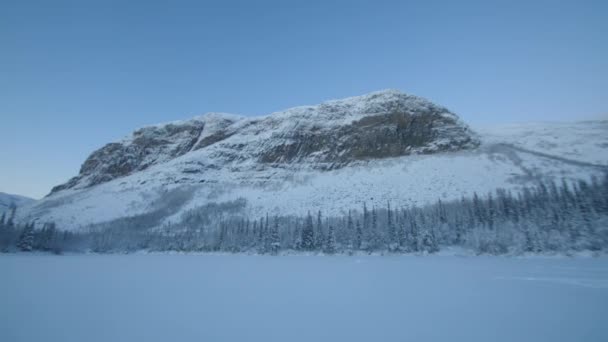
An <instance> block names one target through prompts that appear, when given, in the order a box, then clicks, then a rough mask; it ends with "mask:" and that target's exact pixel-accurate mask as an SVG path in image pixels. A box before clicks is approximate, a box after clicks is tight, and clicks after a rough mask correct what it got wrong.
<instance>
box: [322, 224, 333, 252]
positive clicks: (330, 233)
mask: <svg viewBox="0 0 608 342" xmlns="http://www.w3.org/2000/svg"><path fill="white" fill-rule="evenodd" d="M323 250H324V252H325V253H327V254H334V253H336V233H335V231H334V226H333V225H330V226H329V227H328V229H327V239H326V240H325V246H324V248H323Z"/></svg>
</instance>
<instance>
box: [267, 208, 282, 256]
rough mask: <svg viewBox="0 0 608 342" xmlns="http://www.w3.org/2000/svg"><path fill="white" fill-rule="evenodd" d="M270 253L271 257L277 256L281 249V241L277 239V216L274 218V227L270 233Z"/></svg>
mask: <svg viewBox="0 0 608 342" xmlns="http://www.w3.org/2000/svg"><path fill="white" fill-rule="evenodd" d="M269 240H270V241H269V242H270V253H271V254H272V255H277V254H278V253H279V250H280V249H281V241H280V238H279V218H278V217H277V216H275V217H274V225H273V227H272V229H271V231H270V238H269Z"/></svg>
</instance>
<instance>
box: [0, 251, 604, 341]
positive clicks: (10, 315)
mask: <svg viewBox="0 0 608 342" xmlns="http://www.w3.org/2000/svg"><path fill="white" fill-rule="evenodd" d="M0 341H7V342H9V341H10V342H18V341H45V342H49V341H60V342H67V341H78V342H82V341H88V342H90V341H112V342H116V341H467V342H470V341H484V342H485V341H519V342H521V341H585V342H591V341H608V258H501V257H453V256H450V257H448V256H426V257H415V256H394V257H393V256H389V257H377V256H365V257H357V256H353V257H346V256H336V257H306V256H285V257H266V256H245V255H225V256H222V255H160V254H159V255H80V256H72V255H69V256H44V255H0Z"/></svg>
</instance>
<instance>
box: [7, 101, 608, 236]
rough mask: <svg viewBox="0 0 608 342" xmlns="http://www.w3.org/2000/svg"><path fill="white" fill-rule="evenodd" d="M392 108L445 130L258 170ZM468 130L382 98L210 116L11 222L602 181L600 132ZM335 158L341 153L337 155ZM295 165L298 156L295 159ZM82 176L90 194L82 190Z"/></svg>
mask: <svg viewBox="0 0 608 342" xmlns="http://www.w3.org/2000/svg"><path fill="white" fill-rule="evenodd" d="M387 108H388V109H387ZM390 108H400V109H399V110H400V111H405V112H408V113H412V115H413V116H414V117H415V116H416V115H422V114H420V113H427V110H429V109H432V110H431V112H432V113H441V116H442V117H446V118H447V119H449V120H453V121H448V122H453V123H448V124H442V125H439V126H436V127H435V129H436V130H439V131H442V130H443V129H447V130H448V131H449V132H447V133H445V132H443V133H441V132H440V133H437V135H436V136H435V137H434V140H432V141H431V142H430V143H428V144H426V145H424V147H423V148H424V149H425V151H426V152H425V153H411V154H408V155H403V156H395V157H386V158H382V159H361V160H351V161H350V162H348V163H347V164H341V165H339V167H335V165H334V164H332V163H329V162H327V161H328V159H327V158H329V157H328V156H330V157H331V158H330V160H342V159H341V158H342V157H341V156H340V155H332V154H331V153H330V152H327V151H326V150H320V151H317V152H314V153H311V154H306V155H305V156H304V157H302V158H304V159H302V160H299V159H295V160H292V161H291V162H285V161H279V162H260V158H262V157H264V156H266V157H268V158H273V157H276V155H275V154H272V153H267V152H268V151H275V150H277V149H278V150H279V151H283V150H282V148H283V147H284V146H290V145H289V143H290V141H291V142H293V141H294V139H296V140H297V139H301V140H303V141H307V140H310V139H313V138H314V137H318V136H319V135H315V134H317V133H315V134H313V135H312V136H309V135H304V138H302V137H301V136H300V135H298V134H300V133H302V132H304V133H306V132H308V133H306V134H309V133H310V132H324V131H327V132H329V133H327V134H328V136H329V135H331V132H334V131H336V130H337V129H339V128H340V127H343V125H346V124H350V123H352V122H355V121H357V120H361V119H363V118H366V117H367V118H369V117H370V116H369V115H370V113H379V112H383V111H384V112H385V111H387V110H389V109H390ZM200 127H202V131H200V130H199V129H200ZM476 131H477V133H473V132H472V131H470V130H469V129H468V127H467V126H466V125H464V124H463V123H461V122H460V120H459V119H458V117H457V116H456V115H454V114H452V113H451V112H449V111H447V110H446V109H445V108H443V107H439V106H436V105H434V104H432V103H430V102H428V101H426V100H424V99H421V98H419V97H416V96H412V95H406V94H403V93H400V92H398V91H392V90H389V91H383V92H377V93H371V94H368V95H364V96H358V97H353V98H347V99H343V100H335V101H329V102H326V103H323V104H320V105H318V106H305V107H297V108H292V109H289V110H286V111H283V112H278V113H273V114H270V115H268V116H265V117H259V118H243V117H239V116H234V115H230V114H220V113H212V114H207V115H204V116H201V117H198V118H195V119H192V120H188V121H182V122H175V123H170V124H163V125H156V126H150V127H145V128H142V129H140V130H137V131H136V132H135V133H134V135H133V137H129V138H127V139H126V140H124V141H123V142H122V143H121V145H120V146H116V147H115V148H118V149H122V150H124V151H126V152H124V151H123V152H124V153H126V155H127V156H128V155H129V153H130V152H129V151H131V150H132V148H133V144H131V143H132V142H133V141H135V140H137V141H140V142H141V141H143V143H141V144H143V145H141V144H140V145H141V146H146V147H145V148H144V149H143V150H142V149H141V148H138V149H137V151H138V152H137V153H138V154H137V158H135V159H129V158H127V159H126V160H125V161H124V163H122V161H121V162H120V163H118V164H116V163H115V162H116V161H115V160H114V158H111V160H110V161H104V160H105V159H104V158H105V157H104V156H105V154H104V153H101V155H100V156H99V158H97V157H95V158H90V159H89V160H88V161H87V163H89V166H90V170H91V172H92V173H90V174H88V173H87V172H85V173H82V172H81V176H82V177H81V176H79V177H81V178H75V179H73V181H70V182H68V183H67V184H66V185H65V187H63V188H61V189H60V190H58V191H56V192H54V193H52V194H51V195H50V196H48V197H46V198H45V199H43V200H41V201H39V202H36V203H33V204H32V205H29V206H26V207H24V208H22V209H21V210H18V212H17V219H18V220H19V221H20V222H27V221H31V220H34V219H38V222H39V223H40V224H42V223H43V222H50V221H53V222H56V223H57V225H58V227H60V228H61V229H67V230H78V229H80V228H82V227H86V226H87V225H90V224H96V223H100V222H105V221H110V220H114V219H117V218H121V217H127V216H132V215H140V214H144V213H148V212H150V211H152V210H155V209H158V206H159V203H161V202H162V198H163V196H164V195H165V194H167V192H170V191H171V190H173V189H177V188H180V189H185V190H187V192H188V193H190V194H191V197H190V198H188V199H187V200H185V201H183V203H182V204H181V207H180V208H177V209H176V210H174V213H173V214H172V215H171V216H169V217H167V218H166V220H165V221H164V223H163V224H166V223H170V222H175V221H177V220H179V219H180V217H181V215H182V214H183V213H184V212H186V211H188V210H190V209H193V208H196V207H199V206H202V205H206V204H209V203H221V202H227V201H234V200H236V199H238V198H243V199H245V200H246V201H247V206H246V209H245V212H243V213H242V214H243V215H245V216H248V217H252V218H253V217H261V216H264V215H266V214H267V213H268V214H269V215H305V214H306V213H307V212H308V211H311V212H316V211H317V210H322V211H323V213H324V214H326V215H344V214H346V212H347V211H348V210H349V209H353V208H360V207H361V206H362V204H363V202H366V203H367V205H368V206H369V207H370V208H371V207H373V206H377V207H383V206H385V205H386V202H387V201H390V202H391V203H393V205H394V207H396V208H399V207H412V206H415V205H424V204H427V203H431V202H435V201H436V200H437V199H438V198H440V199H442V200H453V199H459V198H460V197H462V196H464V197H471V196H472V194H473V193H474V192H476V193H478V194H487V193H488V192H491V191H494V190H496V189H497V188H504V189H507V190H514V191H517V190H519V189H521V187H522V186H531V185H534V184H536V183H537V182H538V181H539V180H550V179H552V180H555V181H557V182H558V183H559V182H560V181H561V179H562V178H565V179H566V180H568V181H575V180H579V179H584V180H589V179H590V178H591V177H592V176H597V177H601V176H602V174H603V173H604V172H606V171H607V170H608V122H606V121H588V122H577V123H534V124H518V125H509V126H505V127H494V128H481V129H478V130H476ZM167 132H169V133H167ZM298 132H300V133H298ZM304 133H302V134H304ZM319 134H320V133H319ZM321 136H323V135H322V134H321ZM159 137H162V139H161V138H159ZM167 137H169V138H167ZM184 137H187V139H186V138H184ZM298 137H299V138H298ZM471 137H472V139H474V140H475V141H480V142H481V144H480V145H479V146H477V147H475V146H467V147H466V148H463V149H460V148H456V149H455V150H446V151H443V150H442V149H441V146H444V148H445V146H446V144H448V142H449V141H451V142H452V143H454V144H455V145H454V146H460V145H459V144H460V143H461V142H463V141H466V139H469V138H471ZM174 138H175V140H172V139H174ZM138 139H139V140H138ZM446 139H447V140H446ZM462 139H464V140H462ZM159 141H161V142H162V143H161V142H159ZM150 142H153V143H150ZM140 145H138V146H140ZM448 145H449V144H448ZM102 150H103V149H102ZM102 150H100V151H102ZM122 150H121V151H122ZM338 150H339V151H342V152H344V153H348V152H345V151H348V148H346V147H345V148H344V149H338ZM142 151H143V152H142ZM298 151H299V150H298ZM430 151H433V152H432V153H431V152H430ZM98 152H99V151H98ZM98 152H95V153H94V154H93V155H92V157H94V156H95V155H96V153H98ZM414 152H415V151H414ZM427 152H428V153H427ZM328 153H329V154H328ZM408 153H409V152H408ZM120 155H121V156H124V155H123V154H120ZM278 155H279V156H283V157H284V156H285V154H278ZM295 155H296V157H297V156H299V154H298V153H297V152H296V153H295ZM108 156H113V154H112V153H110V154H108ZM298 158H299V157H298ZM134 160H135V161H134ZM273 160H274V159H273ZM87 163H85V165H87ZM108 163H109V164H112V163H114V164H112V165H114V166H116V167H115V168H114V169H113V170H112V172H110V173H108V172H105V171H104V172H101V171H100V170H102V171H103V170H106V169H104V167H105V166H104V165H109V164H108ZM125 163H126V164H125ZM99 165H101V166H100V167H101V168H100V167H98V166H99ZM83 168H85V166H84V165H83ZM85 169H86V170H89V169H88V168H85ZM106 171H107V170H106ZM100 172H101V173H100ZM91 177H92V178H94V179H96V180H95V182H93V183H95V184H96V183H99V184H97V185H94V186H91V185H90V184H91V183H90V182H91V179H92V178H91ZM113 177H114V178H113Z"/></svg>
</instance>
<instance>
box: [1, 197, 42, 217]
mask: <svg viewBox="0 0 608 342" xmlns="http://www.w3.org/2000/svg"><path fill="white" fill-rule="evenodd" d="M34 201H35V199H33V198H29V197H25V196H21V195H12V194H7V193H4V192H0V213H2V212H5V211H8V210H9V209H10V208H11V206H13V205H14V206H15V207H20V206H23V205H25V204H28V203H32V202H34Z"/></svg>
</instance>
